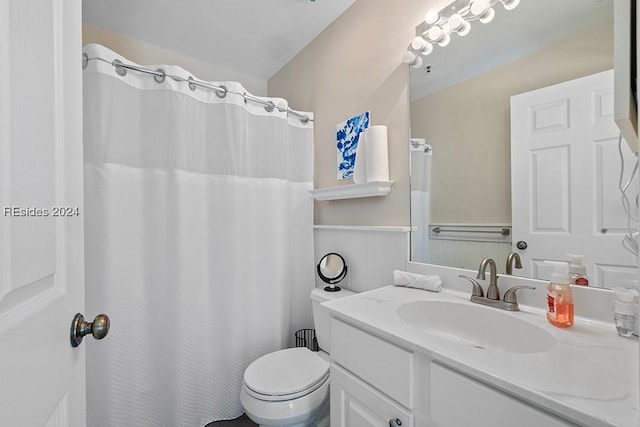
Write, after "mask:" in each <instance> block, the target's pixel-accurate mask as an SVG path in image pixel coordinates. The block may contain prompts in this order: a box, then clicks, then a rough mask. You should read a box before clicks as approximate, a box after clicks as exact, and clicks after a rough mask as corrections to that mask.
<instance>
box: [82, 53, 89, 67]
mask: <svg viewBox="0 0 640 427" xmlns="http://www.w3.org/2000/svg"><path fill="white" fill-rule="evenodd" d="M87 65H89V55H87V54H86V53H84V52H83V53H82V69H83V70H84V69H86V68H87Z"/></svg>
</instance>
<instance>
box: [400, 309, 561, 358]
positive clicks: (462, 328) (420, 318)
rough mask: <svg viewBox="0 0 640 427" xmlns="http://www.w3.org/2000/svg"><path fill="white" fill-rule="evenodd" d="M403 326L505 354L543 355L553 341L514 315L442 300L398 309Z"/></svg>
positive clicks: (550, 347)
mask: <svg viewBox="0 0 640 427" xmlns="http://www.w3.org/2000/svg"><path fill="white" fill-rule="evenodd" d="M397 313H398V316H399V317H400V318H401V319H402V320H403V321H405V322H406V323H408V324H410V325H412V326H414V327H416V328H419V329H421V330H424V331H425V332H427V333H429V334H433V335H437V336H440V337H443V338H445V339H448V340H451V341H455V342H458V343H462V344H467V345H471V346H473V347H475V348H481V349H488V350H494V351H503V352H508V353H542V352H545V351H549V350H551V349H552V348H553V346H554V345H555V343H556V341H555V339H554V338H553V336H552V335H551V334H550V333H549V332H547V331H545V330H544V329H542V328H541V327H539V326H537V325H534V324H532V323H529V322H527V321H524V320H521V319H518V317H517V316H518V315H517V313H509V312H506V311H500V310H498V309H494V308H490V307H483V306H480V305H474V304H471V303H462V302H455V301H445V300H426V301H413V302H408V303H405V304H403V305H401V306H400V307H398V309H397Z"/></svg>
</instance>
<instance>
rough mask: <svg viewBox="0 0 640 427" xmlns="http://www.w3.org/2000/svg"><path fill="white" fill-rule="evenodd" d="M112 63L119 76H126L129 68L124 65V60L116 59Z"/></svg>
mask: <svg viewBox="0 0 640 427" xmlns="http://www.w3.org/2000/svg"><path fill="white" fill-rule="evenodd" d="M111 65H113V68H115V69H116V73H117V74H118V75H119V76H123V77H124V76H126V75H127V69H126V68H124V67H123V65H124V64H123V62H122V61H120V60H119V59H114V60H113V62H112V63H111Z"/></svg>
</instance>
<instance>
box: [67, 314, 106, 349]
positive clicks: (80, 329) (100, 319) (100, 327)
mask: <svg viewBox="0 0 640 427" xmlns="http://www.w3.org/2000/svg"><path fill="white" fill-rule="evenodd" d="M109 326H110V322H109V316H107V315H106V314H98V315H97V316H96V318H95V319H93V322H87V321H85V320H84V316H83V315H82V314H80V313H78V314H76V315H75V316H73V321H72V322H71V333H70V338H71V347H77V346H79V345H80V343H81V342H82V338H83V337H84V336H85V335H88V334H91V335H93V337H94V338H95V339H97V340H101V339H102V338H104V337H106V336H107V334H108V333H109Z"/></svg>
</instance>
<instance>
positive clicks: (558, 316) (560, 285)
mask: <svg viewBox="0 0 640 427" xmlns="http://www.w3.org/2000/svg"><path fill="white" fill-rule="evenodd" d="M547 263H548V264H550V265H551V266H552V267H553V272H552V273H551V281H550V282H549V286H548V287H547V320H548V321H549V323H551V324H552V325H553V326H556V327H558V328H568V327H571V326H573V293H572V292H571V286H569V282H570V279H569V267H568V265H567V263H566V262H557V261H547Z"/></svg>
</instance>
